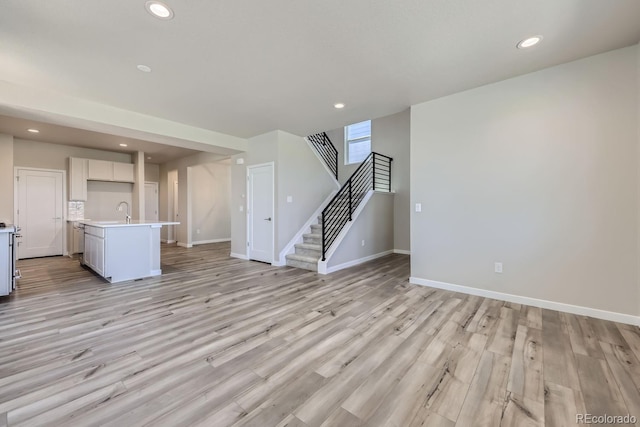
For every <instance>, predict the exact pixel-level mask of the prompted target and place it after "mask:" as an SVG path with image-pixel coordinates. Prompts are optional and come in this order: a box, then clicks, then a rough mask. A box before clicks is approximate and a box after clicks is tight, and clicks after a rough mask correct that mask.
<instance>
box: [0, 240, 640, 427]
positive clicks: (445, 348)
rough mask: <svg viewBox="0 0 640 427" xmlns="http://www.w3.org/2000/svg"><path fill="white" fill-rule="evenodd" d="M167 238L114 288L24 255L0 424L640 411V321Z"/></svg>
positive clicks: (446, 418) (293, 421)
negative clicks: (159, 269) (145, 268)
mask: <svg viewBox="0 0 640 427" xmlns="http://www.w3.org/2000/svg"><path fill="white" fill-rule="evenodd" d="M228 253H229V245H228V244H225V243H223V244H213V245H204V246H199V247H196V248H193V249H190V250H189V249H183V248H177V247H171V246H170V247H163V269H164V272H165V274H164V276H162V277H161V278H153V279H144V280H140V281H134V282H125V283H121V284H114V285H110V284H108V283H106V282H104V281H103V280H101V279H100V278H98V277H97V276H95V275H94V274H92V273H91V272H90V271H88V270H85V269H83V268H81V267H80V266H79V264H78V262H77V261H74V260H71V259H69V258H63V257H56V258H45V259H34V260H24V261H21V262H20V263H19V264H20V265H19V266H20V268H21V270H22V273H23V276H24V279H22V280H21V281H20V285H19V286H20V288H19V290H18V291H17V292H16V293H15V294H14V295H13V296H11V297H6V298H5V297H3V298H0V426H7V425H8V426H39V425H47V426H52V425H60V426H84V425H109V426H118V427H122V426H136V425H149V426H193V425H202V426H216V427H217V426H227V425H246V426H260V427H269V426H290V427H300V426H321V425H322V426H341V427H343V426H346V427H350V426H360V425H368V426H369V425H370V426H382V425H387V426H398V427H401V426H402V427H404V426H498V425H506V426H528V425H538V426H542V425H547V426H569V425H574V424H575V421H576V414H578V413H591V414H605V413H606V414H609V415H625V414H628V413H631V414H633V415H635V416H637V417H639V418H640V392H639V388H640V362H639V359H640V329H639V328H637V327H633V326H629V325H622V324H616V323H612V322H606V321H601V320H595V319H591V318H586V317H580V316H574V315H569V314H564V313H558V312H555V311H549V310H541V309H538V308H532V307H527V306H520V305H517V304H510V303H504V302H501V301H496V300H490V299H485V298H480V297H473V296H468V295H463V294H457V293H453V292H447V291H442V290H435V289H431V288H427V287H420V286H415V285H411V284H409V283H408V277H409V259H408V257H407V256H403V255H392V256H388V257H385V258H382V259H379V260H376V261H373V262H371V263H368V264H365V265H362V266H359V267H355V268H352V269H348V270H343V271H340V272H337V273H334V274H331V275H328V276H320V275H317V274H315V273H312V272H308V271H305V270H298V269H293V268H288V267H285V268H276V267H271V266H269V265H266V264H262V263H258V262H250V261H241V260H237V259H232V258H229V257H228Z"/></svg>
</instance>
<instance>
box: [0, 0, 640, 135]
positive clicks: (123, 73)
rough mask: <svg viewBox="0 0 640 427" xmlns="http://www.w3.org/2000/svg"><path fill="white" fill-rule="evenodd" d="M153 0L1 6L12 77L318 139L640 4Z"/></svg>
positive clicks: (554, 55)
mask: <svg viewBox="0 0 640 427" xmlns="http://www.w3.org/2000/svg"><path fill="white" fill-rule="evenodd" d="M144 3H145V0H110V1H108V2H104V1H100V2H99V1H97V0H66V1H42V0H3V1H2V2H0V80H4V81H6V82H10V83H13V84H17V85H23V86H27V87H32V88H37V89H47V90H50V91H56V92H59V93H63V94H65V95H68V96H72V97H76V98H80V99H85V100H88V101H92V102H96V103H100V104H105V105H109V106H112V107H117V108H121V109H125V110H130V111H135V112H138V113H142V114H146V115H150V116H155V117H159V118H163V119H168V120H172V121H174V122H179V123H183V124H186V125H190V126H194V127H197V128H202V129H207V130H212V131H217V132H222V133H225V134H229V135H234V136H238V137H242V138H247V137H251V136H254V135H258V134H261V133H264V132H268V131H271V130H274V129H281V130H284V131H288V132H291V133H294V134H297V135H307V134H310V133H314V132H317V131H322V130H327V129H333V128H337V127H340V126H343V125H345V124H348V123H353V122H356V121H360V120H363V119H367V118H375V117H380V116H384V115H388V114H392V113H395V112H397V111H401V110H403V109H405V108H407V107H408V106H410V105H412V104H416V103H419V102H423V101H427V100H430V99H434V98H438V97H441V96H444V95H448V94H451V93H455V92H459V91H462V90H465V89H469V88H473V87H477V86H480V85H484V84H487V83H491V82H495V81H499V80H503V79H506V78H509V77H513V76H516V75H520V74H524V73H528V72H531V71H535V70H539V69H542V68H546V67H549V66H552V65H556V64H559V63H563V62H567V61H571V60H575V59H578V58H581V57H586V56H590V55H593V54H597V53H600V52H604V51H607V50H611V49H615V48H620V47H625V46H630V45H633V44H636V43H638V41H639V40H640V1H638V0H562V1H558V0H532V1H523V0H483V1H471V0H402V1H389V0H348V1H344V0H322V1H317V0H270V1H263V0H224V1H223V0H190V1H179V0H166V3H167V4H168V5H169V6H171V7H172V8H173V10H174V12H175V17H174V19H172V20H170V21H163V20H159V19H156V18H154V17H152V16H151V15H149V14H148V13H147V12H146V10H145V7H144ZM534 34H542V35H543V36H544V40H543V42H542V43H541V44H540V45H539V46H537V47H535V48H533V49H531V50H518V49H516V48H515V45H516V43H517V42H518V41H519V40H521V39H523V38H525V37H527V36H529V35H534ZM138 64H146V65H148V66H150V67H152V69H153V71H152V72H151V73H148V74H146V73H142V72H140V71H138V70H137V69H136V65H138ZM336 102H344V103H345V104H346V105H347V106H346V108H345V109H344V110H335V109H334V108H333V104H334V103H336ZM1 105H2V100H1V99H0V106H1ZM4 111H5V112H4V114H7V112H6V109H5V110H4ZM0 130H1V129H0Z"/></svg>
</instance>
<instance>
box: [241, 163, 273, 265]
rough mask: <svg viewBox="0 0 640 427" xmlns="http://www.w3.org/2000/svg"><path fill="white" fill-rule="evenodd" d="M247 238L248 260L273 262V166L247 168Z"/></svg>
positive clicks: (270, 164)
mask: <svg viewBox="0 0 640 427" xmlns="http://www.w3.org/2000/svg"><path fill="white" fill-rule="evenodd" d="M247 174H248V190H247V194H248V209H247V211H248V212H247V217H248V229H249V230H248V231H249V233H248V236H249V246H248V247H249V254H248V255H249V259H253V260H256V261H264V262H268V263H271V262H273V234H274V233H273V223H274V222H273V221H274V219H273V202H274V191H273V190H274V188H273V164H272V163H269V164H265V165H257V166H249V167H248V168H247Z"/></svg>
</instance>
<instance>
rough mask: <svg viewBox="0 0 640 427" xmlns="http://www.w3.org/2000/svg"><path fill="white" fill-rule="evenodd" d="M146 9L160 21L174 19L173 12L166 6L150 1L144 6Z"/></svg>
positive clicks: (153, 0)
mask: <svg viewBox="0 0 640 427" xmlns="http://www.w3.org/2000/svg"><path fill="white" fill-rule="evenodd" d="M144 7H145V8H146V9H147V12H149V13H150V14H152V15H153V16H155V17H156V18H160V19H172V18H173V10H171V8H169V6H167V5H166V4H164V3H162V2H159V1H155V0H150V1H148V2H146V3H145V4H144Z"/></svg>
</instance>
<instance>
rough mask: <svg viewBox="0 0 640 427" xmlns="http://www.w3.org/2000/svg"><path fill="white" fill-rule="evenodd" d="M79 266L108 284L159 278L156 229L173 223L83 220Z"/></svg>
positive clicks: (158, 244)
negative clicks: (81, 254) (96, 274)
mask: <svg viewBox="0 0 640 427" xmlns="http://www.w3.org/2000/svg"><path fill="white" fill-rule="evenodd" d="M83 224H84V257H83V263H84V265H86V266H87V267H89V268H91V269H92V270H93V271H95V272H96V273H98V274H99V275H100V276H102V277H104V278H105V279H107V280H108V281H109V282H111V283H116V282H124V281H126V280H134V279H141V278H144V277H152V276H159V275H161V274H162V270H161V269H160V229H161V228H162V226H164V225H176V224H179V223H177V222H159V221H154V222H151V221H132V222H131V223H126V222H118V221H83Z"/></svg>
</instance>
